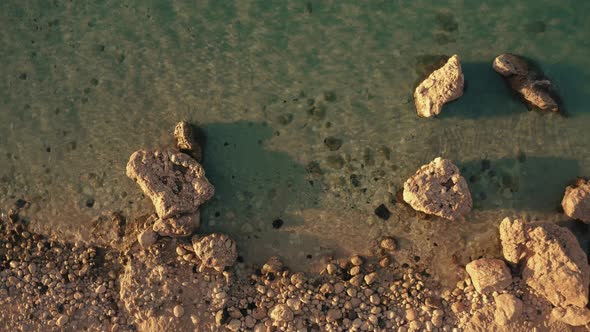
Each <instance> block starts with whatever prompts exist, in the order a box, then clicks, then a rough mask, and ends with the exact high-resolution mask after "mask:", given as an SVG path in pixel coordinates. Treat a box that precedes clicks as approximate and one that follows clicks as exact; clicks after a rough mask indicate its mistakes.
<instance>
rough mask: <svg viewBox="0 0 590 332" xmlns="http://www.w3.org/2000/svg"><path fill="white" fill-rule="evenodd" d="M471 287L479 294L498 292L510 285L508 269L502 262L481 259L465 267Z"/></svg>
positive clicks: (510, 277) (510, 279) (510, 278)
mask: <svg viewBox="0 0 590 332" xmlns="http://www.w3.org/2000/svg"><path fill="white" fill-rule="evenodd" d="M465 269H466V270H467V273H468V274H469V277H470V278H471V282H472V283H473V287H475V290H477V291H478V292H479V293H482V294H483V293H490V292H494V291H495V292H500V291H502V290H504V289H505V288H506V287H508V286H510V284H511V283H512V275H511V274H510V269H509V268H508V266H506V263H504V261H503V260H500V259H494V258H481V259H478V260H474V261H472V262H470V263H469V264H467V265H466V266H465Z"/></svg>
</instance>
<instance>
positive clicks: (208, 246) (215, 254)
mask: <svg viewBox="0 0 590 332" xmlns="http://www.w3.org/2000/svg"><path fill="white" fill-rule="evenodd" d="M192 241H193V248H194V249H195V254H196V255H197V257H198V258H199V259H200V260H201V263H202V264H203V265H204V266H206V267H209V268H213V269H215V270H217V271H223V269H225V267H226V266H232V265H233V264H234V263H235V261H236V259H237V258H238V250H237V248H236V242H235V241H234V240H232V239H231V238H230V237H229V236H227V235H225V234H221V233H213V234H209V235H207V236H203V237H197V236H195V237H193V240H192Z"/></svg>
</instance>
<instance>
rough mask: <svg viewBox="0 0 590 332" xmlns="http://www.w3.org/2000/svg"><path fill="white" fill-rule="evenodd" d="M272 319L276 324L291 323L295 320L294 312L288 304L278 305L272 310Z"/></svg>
mask: <svg viewBox="0 0 590 332" xmlns="http://www.w3.org/2000/svg"><path fill="white" fill-rule="evenodd" d="M270 318H271V319H272V320H274V321H275V322H290V321H292V320H293V311H291V309H290V308H289V306H287V305H286V304H277V305H275V306H274V307H273V308H272V309H271V310H270Z"/></svg>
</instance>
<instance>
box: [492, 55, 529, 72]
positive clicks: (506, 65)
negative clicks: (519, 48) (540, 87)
mask: <svg viewBox="0 0 590 332" xmlns="http://www.w3.org/2000/svg"><path fill="white" fill-rule="evenodd" d="M492 66H493V67H494V70H495V71H496V72H498V73H499V74H500V75H502V76H513V75H515V76H526V75H528V73H529V65H528V64H527V62H526V60H524V59H523V58H521V57H519V56H517V55H514V54H501V55H499V56H497V57H496V58H495V59H494V62H493V64H492Z"/></svg>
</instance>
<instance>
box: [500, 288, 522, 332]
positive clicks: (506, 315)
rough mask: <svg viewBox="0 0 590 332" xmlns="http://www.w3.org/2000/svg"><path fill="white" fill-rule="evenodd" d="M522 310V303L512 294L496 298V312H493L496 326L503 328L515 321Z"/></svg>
mask: <svg viewBox="0 0 590 332" xmlns="http://www.w3.org/2000/svg"><path fill="white" fill-rule="evenodd" d="M522 308H523V304H522V301H521V300H520V299H519V298H517V297H516V296H514V295H512V294H500V295H498V296H496V311H495V312H494V320H495V321H496V324H498V325H500V326H504V325H508V324H509V323H510V322H513V321H516V320H517V319H518V317H520V315H522Z"/></svg>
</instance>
